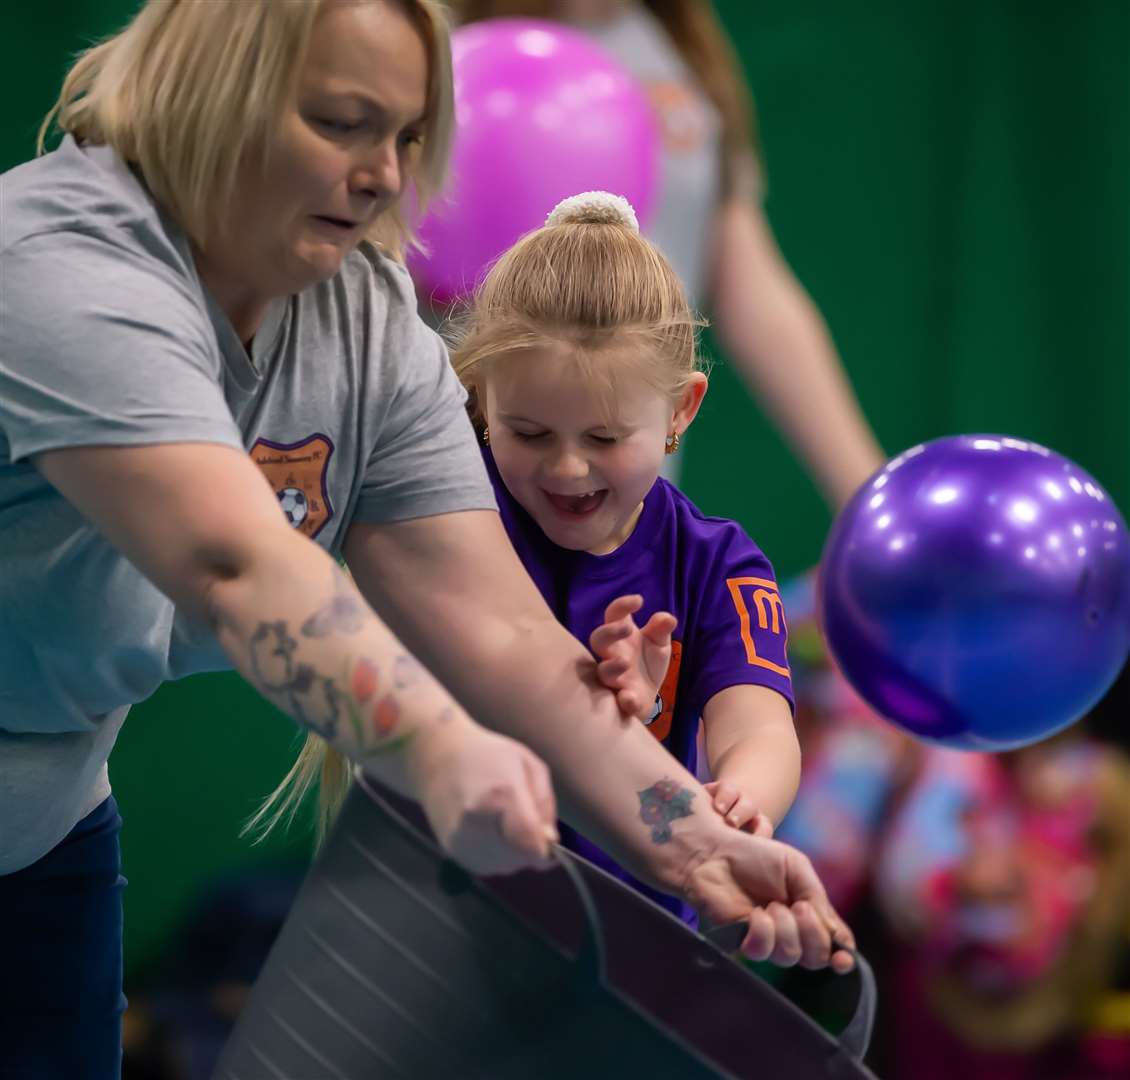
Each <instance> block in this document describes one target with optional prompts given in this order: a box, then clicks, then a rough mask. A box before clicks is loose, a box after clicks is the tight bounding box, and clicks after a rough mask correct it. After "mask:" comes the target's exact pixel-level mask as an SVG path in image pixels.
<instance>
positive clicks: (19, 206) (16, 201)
mask: <svg viewBox="0 0 1130 1080" xmlns="http://www.w3.org/2000/svg"><path fill="white" fill-rule="evenodd" d="M3 190H4V215H3V226H2V228H3V232H2V233H0V236H2V240H0V245H2V246H3V247H5V248H8V247H11V246H13V245H14V244H16V243H18V242H20V241H21V240H26V239H28V238H30V237H34V236H37V235H41V234H44V233H53V232H79V233H86V234H95V235H103V236H106V237H108V238H117V239H119V241H120V242H123V243H128V242H129V240H130V238H132V239H133V241H134V242H135V243H136V244H137V245H138V246H140V247H143V248H146V249H150V250H154V251H155V252H156V250H157V249H158V248H164V247H168V246H170V245H172V244H173V241H172V238H171V237H170V235H169V231H170V229H169V222H167V221H166V220H165V219H164V218H163V217H162V215H161V212H160V211H159V209H158V208H157V206H156V204H155V203H154V201H153V199H152V197H151V196H150V195H149V192H148V191H147V190H146V188H145V186H144V185H143V184H142V182H141V181H140V179H139V178H138V177H137V176H136V175H135V174H134V172H133V170H132V169H130V167H129V166H128V165H127V164H126V163H125V162H124V161H122V159H121V158H120V157H118V155H117V154H116V153H115V152H114V151H113V150H111V149H110V148H109V147H106V146H79V145H78V144H77V143H76V142H75V141H74V139H73V138H72V137H71V136H69V135H68V136H67V137H66V138H64V140H63V141H62V143H60V145H59V146H58V147H57V148H56V149H54V150H52V151H51V152H50V153H47V154H44V155H42V156H41V157H37V158H35V159H33V160H31V161H27V162H24V163H23V164H22V165H17V166H16V167H15V168H13V169H9V170H8V171H7V172H6V173H4V175H3ZM158 238H159V239H158ZM173 246H175V245H173Z"/></svg>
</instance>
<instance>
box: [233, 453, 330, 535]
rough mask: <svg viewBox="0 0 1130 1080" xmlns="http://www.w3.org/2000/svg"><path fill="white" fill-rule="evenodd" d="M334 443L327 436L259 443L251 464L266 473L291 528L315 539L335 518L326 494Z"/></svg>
mask: <svg viewBox="0 0 1130 1080" xmlns="http://www.w3.org/2000/svg"><path fill="white" fill-rule="evenodd" d="M333 452H334V446H333V443H332V442H330V440H329V437H328V436H326V435H311V436H310V437H309V438H308V439H303V440H302V441H300V442H296V443H276V442H271V441H270V440H269V439H257V440H256V441H255V445H254V446H253V447H251V460H252V461H254V462H255V464H256V465H258V466H259V468H260V469H262V470H263V475H264V476H266V478H267V482H268V483H269V484H270V485H271V487H272V488H273V489H274V492H275V495H277V496H278V500H279V505H280V506H281V507H282V511H283V513H284V514H285V515H286V518H287V520H288V521H289V522H290V524H291V525H292V526H293V527H294V528H296V529H298V530H299V532H301V533H303V534H305V535H306V536H308V537H310V538H311V539H313V538H314V537H315V536H317V535H318V533H319V532H321V531H322V526H324V525H325V524H326V522H327V521H329V520H330V518H331V517H333V507H332V506H331V505H330V500H329V495H328V492H327V490H326V470H327V466H328V465H329V461H330V456H331V455H332V454H333Z"/></svg>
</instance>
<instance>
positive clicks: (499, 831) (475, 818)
mask: <svg viewBox="0 0 1130 1080" xmlns="http://www.w3.org/2000/svg"><path fill="white" fill-rule="evenodd" d="M407 752H408V753H409V754H410V755H412V756H413V757H414V758H415V759H416V760H415V762H414V765H415V767H416V768H417V769H418V775H419V776H420V778H421V780H420V785H419V791H420V797H419V798H420V803H421V805H422V806H423V808H424V812H425V814H426V815H427V818H428V823H429V824H430V825H431V827H432V832H434V833H435V836H436V839H437V840H438V841H439V843H440V846H441V847H442V848H443V850H444V851H445V852H446V853H447V854H448V855H450V856H451V857H452V858H453V859H454V860H455V861H456V862H458V863H459V864H460V865H461V866H463V867H465V868H466V869H467V870H469V871H471V872H472V873H474V874H510V873H513V872H515V871H517V870H525V869H528V868H534V869H545V868H547V867H548V866H550V865H551V860H550V855H551V852H552V848H553V845H554V844H555V843H556V842H557V840H558V835H557V806H556V801H555V799H554V796H553V787H552V784H551V783H550V777H549V769H548V768H546V766H545V764H544V763H543V762H542V761H541V759H540V758H538V757H537V756H536V755H535V754H534V753H533V752H532V751H530V750H528V749H527V748H526V747H525V746H523V745H522V744H521V743H518V742H515V741H514V740H513V739H509V738H507V737H506V736H504V735H497V734H495V733H494V732H491V731H487V730H486V728H483V727H480V726H479V725H478V724H476V723H474V722H473V721H471V720H470V719H469V718H466V717H457V716H455V715H452V716H451V717H450V718H449V719H448V720H446V721H440V722H439V723H437V724H436V725H435V726H434V727H431V728H428V729H426V730H422V731H419V732H417V733H416V735H415V736H414V738H413V739H412V741H411V742H410V743H409V746H408V751H407Z"/></svg>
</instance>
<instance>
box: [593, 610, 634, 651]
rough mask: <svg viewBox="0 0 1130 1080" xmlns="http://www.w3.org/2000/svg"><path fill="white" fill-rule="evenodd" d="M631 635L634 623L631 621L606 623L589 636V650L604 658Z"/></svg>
mask: <svg viewBox="0 0 1130 1080" xmlns="http://www.w3.org/2000/svg"><path fill="white" fill-rule="evenodd" d="M631 634H632V622H631V620H630V619H622V620H620V621H619V622H616V623H605V624H603V625H602V626H598V627H597V628H596V629H595V630H594V631H593V632H592V633H591V634H590V635H589V648H591V649H592V651H593V652H594V653H596V655H597V656H604V655H605V654H606V653H607V652H608V651H609V650H610V649H612V648H613V647H614V646H615V645H616V644H617V643H618V642H621V641H624V640H625V639H626V638H628V637H630V636H631Z"/></svg>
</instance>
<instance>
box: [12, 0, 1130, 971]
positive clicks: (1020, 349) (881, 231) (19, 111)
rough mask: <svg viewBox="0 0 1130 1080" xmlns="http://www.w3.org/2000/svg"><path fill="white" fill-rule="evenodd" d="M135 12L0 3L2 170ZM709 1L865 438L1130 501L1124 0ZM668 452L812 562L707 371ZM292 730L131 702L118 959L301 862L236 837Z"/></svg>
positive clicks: (699, 488)
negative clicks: (973, 451) (210, 884)
mask: <svg viewBox="0 0 1130 1080" xmlns="http://www.w3.org/2000/svg"><path fill="white" fill-rule="evenodd" d="M133 8H134V4H133V3H132V2H131V0H51V2H49V3H41V4H22V3H21V4H9V5H4V12H3V14H0V41H3V42H4V46H3V47H4V63H3V65H0V68H2V69H3V71H2V74H0V78H3V79H4V80H5V85H4V94H3V100H4V102H5V116H4V120H3V122H2V127H0V131H2V137H0V166H2V167H4V168H7V167H8V166H10V165H13V164H16V163H17V162H19V161H21V160H24V159H25V158H27V157H28V156H30V154H31V152H32V140H33V135H34V131H35V127H36V124H37V121H38V119H39V118H40V117H41V116H42V114H43V113H44V112H45V111H46V109H47V108H48V106H49V105H50V103H51V101H52V100H53V96H54V93H55V91H56V89H57V86H58V82H59V79H60V77H61V75H62V73H63V71H64V70H65V67H66V64H67V60H68V57H69V56H70V55H72V54H73V52H74V51H75V50H76V49H78V48H81V47H82V46H83V45H84V44H86V43H88V42H90V41H91V40H93V39H94V38H96V37H98V36H99V35H101V34H104V33H106V32H108V31H109V30H111V29H113V28H114V27H115V26H116V25H118V24H119V23H120V22H121V21H122V20H123V19H124V18H126V17H127V16H128V14H129V13H130V12H131V11H132V10H133ZM719 9H720V11H721V13H722V15H723V18H724V20H725V22H726V24H727V26H728V27H729V29H730V31H731V33H732V34H733V37H734V39H735V41H736V43H737V45H738V49H739V52H740V54H741V57H742V60H743V62H744V64H745V66H746V68H747V71H748V73H749V76H750V80H751V82H752V85H753V87H754V90H755V93H756V97H757V101H758V108H759V114H760V124H761V135H762V142H763V145H764V148H765V155H766V159H767V163H768V170H769V178H770V194H769V201H768V210H769V214H770V217H771V219H772V222H773V225H774V227H775V229H776V231H777V234H778V236H779V238H780V241H781V244H782V247H783V248H784V250H785V252H786V254H787V256H788V257H789V259H790V261H791V263H792V264H793V266H794V267H795V269H796V270H797V272H798V274H799V276H800V277H801V279H802V280H803V281H804V282H805V283H806V285H807V286H808V288H809V290H810V291H811V293H812V294H813V296H814V297H815V299H816V300H817V302H818V304H819V305H820V307H821V309H822V310H823V312H824V313H825V315H826V317H827V319H828V322H829V324H830V325H831V327H832V330H833V333H834V335H835V338H836V340H837V342H838V344H839V347H840V349H841V352H842V354H843V356H844V360H845V363H846V366H847V368H848V371H849V372H850V374H851V377H852V380H853V382H854V383H855V386H856V388H857V391H858V393H859V396H860V398H861V400H862V402H863V406H864V408H865V410H866V412H867V414H868V416H869V417H870V419H871V421H872V423H873V424H874V426H875V428H876V431H877V432H878V434H879V437H880V440H881V441H882V442H883V444H884V445H885V447H886V448H887V449H888V450H889V451H891V452H892V453H893V452H895V451H898V450H901V449H903V448H905V447H907V446H909V445H911V444H913V443H915V442H918V441H920V440H923V439H927V438H932V437H935V436H938V435H942V434H946V433H953V432H963V431H964V432H970V431H983V432H1003V433H1008V434H1013V435H1017V436H1024V437H1028V438H1032V439H1036V440H1038V441H1040V442H1043V443H1046V444H1047V445H1049V446H1052V447H1054V448H1055V449H1057V450H1059V451H1060V452H1062V453H1064V454H1066V455H1068V456H1069V457H1072V458H1074V459H1075V460H1076V461H1078V462H1079V463H1080V464H1082V465H1083V466H1084V467H1085V468H1087V469H1089V470H1090V471H1091V472H1092V473H1094V474H1095V476H1096V477H1097V478H1098V479H1099V480H1100V481H1101V482H1102V483H1103V484H1104V485H1105V486H1106V487H1107V489H1108V490H1109V491H1110V493H1111V494H1112V495H1113V496H1114V498H1115V500H1116V501H1117V502H1118V503H1119V504H1120V505H1121V507H1122V508H1123V511H1124V512H1125V511H1126V510H1127V509H1128V508H1130V314H1128V311H1130V308H1128V300H1130V216H1128V211H1127V199H1128V194H1130V62H1128V61H1130V48H1128V43H1130V5H1128V4H1127V3H1125V2H1124V0H1079V2H1077V3H1074V4H1071V5H1064V4H1061V3H1058V2H1051V0H1013V2H1008V0H935V2H927V0H918V2H915V0H901V2H900V0H856V2H855V3H852V4H844V3H842V2H841V0H722V2H721V3H719ZM0 212H2V207H0ZM0 287H2V282H0ZM688 443H689V446H688V451H687V461H686V474H685V476H686V479H685V485H686V487H687V489H688V491H689V493H690V494H691V495H692V497H693V498H695V499H696V501H698V502H699V503H700V505H701V506H702V507H703V508H704V509H705V510H707V511H708V512H710V513H716V514H721V515H725V516H729V517H735V518H738V519H740V520H741V521H742V522H743V523H744V524H745V525H746V526H747V528H748V529H749V530H750V531H751V532H752V533H753V535H754V536H755V537H756V538H757V539H758V541H759V542H760V543H761V545H762V546H763V547H764V548H765V549H766V550H767V552H768V553H769V554H770V556H771V557H772V558H773V560H774V562H775V563H776V565H777V567H778V570H779V571H780V573H781V574H782V575H789V574H791V573H795V572H797V571H799V570H801V569H803V568H805V567H807V566H809V565H811V564H812V563H813V562H814V561H815V560H816V559H817V557H818V555H819V551H820V546H821V543H822V540H823V537H824V535H825V533H826V531H827V527H828V524H829V518H828V513H827V511H826V509H825V507H824V506H823V504H822V503H821V501H820V499H819V497H818V496H817V494H816V492H815V490H814V489H813V487H812V485H811V483H810V482H809V481H808V479H807V478H806V476H805V474H804V473H803V472H802V471H801V470H800V468H799V467H798V466H797V465H796V463H795V462H794V461H793V460H792V459H791V457H790V455H789V454H788V452H787V451H786V450H785V448H784V447H783V446H782V445H781V443H780V441H779V439H778V438H777V436H776V435H775V434H774V433H773V432H772V431H771V430H770V428H769V427H768V426H767V424H766V423H765V421H764V419H763V418H762V416H761V415H760V413H759V412H758V410H757V408H756V407H755V406H754V405H752V404H751V402H750V401H749V399H748V398H747V396H746V395H745V393H744V392H743V391H742V390H741V389H740V387H739V386H738V384H737V382H736V380H735V379H734V378H733V376H732V375H731V374H730V373H729V372H728V371H727V370H726V368H725V365H724V363H719V365H718V366H717V368H716V370H715V376H714V379H713V384H712V389H711V393H710V395H709V396H708V398H707V404H706V406H705V411H704V414H703V417H702V419H701V420H700V422H699V423H698V424H696V425H695V429H694V431H693V433H692V437H691V438H690V439H689V440H688ZM294 739H295V736H294V731H293V728H292V727H291V726H290V724H289V722H288V721H287V720H285V718H283V717H281V716H279V715H277V714H275V713H273V712H272V711H271V710H270V709H268V708H266V707H265V706H264V705H262V703H261V702H260V701H259V700H258V699H257V698H256V697H255V695H254V694H252V693H251V691H250V690H249V689H247V688H246V686H244V685H243V684H242V683H241V682H240V681H239V680H238V679H237V678H235V677H233V676H209V677H198V678H193V679H188V680H185V681H184V682H183V683H179V684H172V685H168V686H166V687H164V688H163V689H162V690H161V691H160V692H159V693H158V694H156V695H155V696H154V697H153V698H152V699H151V700H150V701H148V702H146V703H145V704H144V705H142V706H140V707H138V708H137V709H136V710H135V712H134V714H133V716H132V717H131V718H130V721H129V723H128V724H127V725H126V727H125V730H124V733H123V736H122V739H121V742H120V744H119V747H118V749H117V750H116V751H115V754H114V757H113V759H112V761H111V772H112V777H113V782H114V786H115V789H116V792H117V795H118V799H119V801H120V803H121V805H122V809H123V814H124V816H125V821H126V824H125V829H124V832H123V851H124V860H125V870H126V874H127V875H128V877H129V878H130V880H131V884H130V887H129V889H127V891H126V911H127V919H128V931H127V963H128V966H129V970H130V971H131V973H132V972H136V971H137V970H138V969H139V967H140V966H142V965H143V964H144V963H145V962H146V961H147V960H148V959H150V958H152V957H154V956H155V955H157V953H158V950H159V948H160V946H161V944H162V942H163V941H164V940H166V938H167V935H168V933H169V931H170V929H171V928H172V927H174V926H175V924H176V922H177V920H178V919H179V918H180V917H181V915H182V913H183V911H184V910H185V907H186V906H187V905H188V904H189V903H190V902H191V899H192V897H193V896H194V894H195V892H196V890H198V889H199V888H200V887H202V886H203V885H204V884H205V883H206V882H207V881H208V880H209V879H210V878H212V877H213V876H214V875H216V874H218V873H220V872H222V871H223V870H225V869H227V868H231V867H234V866H236V865H246V864H247V863H248V862H249V861H251V860H264V861H267V860H277V859H297V858H301V857H302V852H303V850H304V848H305V846H306V841H305V840H303V839H301V838H298V837H294V838H291V839H290V840H286V841H282V840H280V841H275V842H272V843H269V844H265V845H262V846H261V847H258V848H252V847H251V846H250V845H249V844H248V843H247V842H246V841H244V840H240V839H239V837H238V825H239V823H240V821H241V820H242V818H243V817H244V816H245V815H246V814H247V813H248V812H249V811H250V810H251V809H252V807H253V806H254V805H255V803H256V800H257V799H258V798H259V797H260V796H261V795H262V794H263V793H264V792H266V791H268V790H269V789H270V788H271V787H272V786H273V785H274V783H275V782H276V781H277V779H278V778H279V777H280V776H281V775H282V773H283V772H284V771H285V768H286V766H287V764H288V763H289V761H290V758H291V754H292V746H293V743H294Z"/></svg>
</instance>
